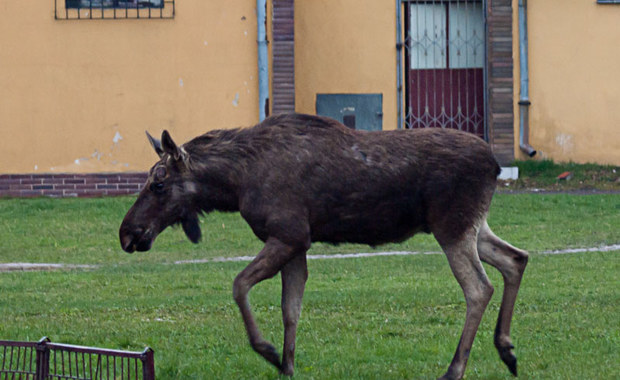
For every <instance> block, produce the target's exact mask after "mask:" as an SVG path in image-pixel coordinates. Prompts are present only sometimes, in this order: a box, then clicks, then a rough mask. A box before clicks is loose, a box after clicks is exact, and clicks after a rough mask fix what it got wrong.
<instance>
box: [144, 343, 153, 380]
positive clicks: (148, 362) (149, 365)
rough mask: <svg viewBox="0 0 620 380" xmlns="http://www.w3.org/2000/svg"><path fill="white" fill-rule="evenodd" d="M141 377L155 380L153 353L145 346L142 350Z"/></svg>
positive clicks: (146, 379) (145, 379)
mask: <svg viewBox="0 0 620 380" xmlns="http://www.w3.org/2000/svg"><path fill="white" fill-rule="evenodd" d="M141 359H142V379H143V380H155V353H154V351H153V349H152V348H150V347H147V348H145V349H144V352H142V358H141Z"/></svg>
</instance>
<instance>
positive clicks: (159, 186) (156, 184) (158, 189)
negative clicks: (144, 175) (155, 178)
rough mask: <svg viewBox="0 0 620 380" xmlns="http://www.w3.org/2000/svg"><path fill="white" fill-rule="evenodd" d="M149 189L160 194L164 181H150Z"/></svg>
mask: <svg viewBox="0 0 620 380" xmlns="http://www.w3.org/2000/svg"><path fill="white" fill-rule="evenodd" d="M149 189H150V190H151V191H152V192H154V193H156V194H161V193H163V191H164V183H163V182H153V183H151V186H150V187H149Z"/></svg>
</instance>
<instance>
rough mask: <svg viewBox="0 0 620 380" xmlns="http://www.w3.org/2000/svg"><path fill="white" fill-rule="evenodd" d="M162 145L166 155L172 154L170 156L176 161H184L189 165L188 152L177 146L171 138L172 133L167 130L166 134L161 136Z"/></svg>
mask: <svg viewBox="0 0 620 380" xmlns="http://www.w3.org/2000/svg"><path fill="white" fill-rule="evenodd" d="M161 144H162V148H163V150H164V152H165V153H168V154H170V156H172V158H174V159H175V160H176V161H178V160H183V162H184V163H185V164H187V161H188V159H189V156H188V155H187V152H186V151H185V149H183V148H182V147H178V146H177V144H175V142H174V140H172V137H170V133H168V131H166V130H164V132H163V133H162V134H161Z"/></svg>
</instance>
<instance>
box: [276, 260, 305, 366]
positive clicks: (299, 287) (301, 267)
mask: <svg viewBox="0 0 620 380" xmlns="http://www.w3.org/2000/svg"><path fill="white" fill-rule="evenodd" d="M307 279H308V266H307V263H306V255H305V254H303V255H298V256H296V257H295V258H293V259H292V260H291V261H289V262H288V263H287V264H286V265H285V266H284V268H282V321H283V322H284V348H283V349H282V368H281V372H282V373H283V374H284V375H287V376H292V375H293V372H294V364H295V336H296V334H297V322H298V321H299V315H300V313H301V301H302V298H303V295H304V288H305V286H306V280H307Z"/></svg>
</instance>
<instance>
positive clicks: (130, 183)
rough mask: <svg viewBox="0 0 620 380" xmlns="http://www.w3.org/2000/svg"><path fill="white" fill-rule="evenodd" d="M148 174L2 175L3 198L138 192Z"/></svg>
mask: <svg viewBox="0 0 620 380" xmlns="http://www.w3.org/2000/svg"><path fill="white" fill-rule="evenodd" d="M146 178H147V173H110V174H1V175H0V197H41V196H44V197H45V196H47V197H57V198H62V197H101V196H114V195H128V194H135V193H138V192H139V191H140V190H141V189H142V187H143V186H144V182H146Z"/></svg>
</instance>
